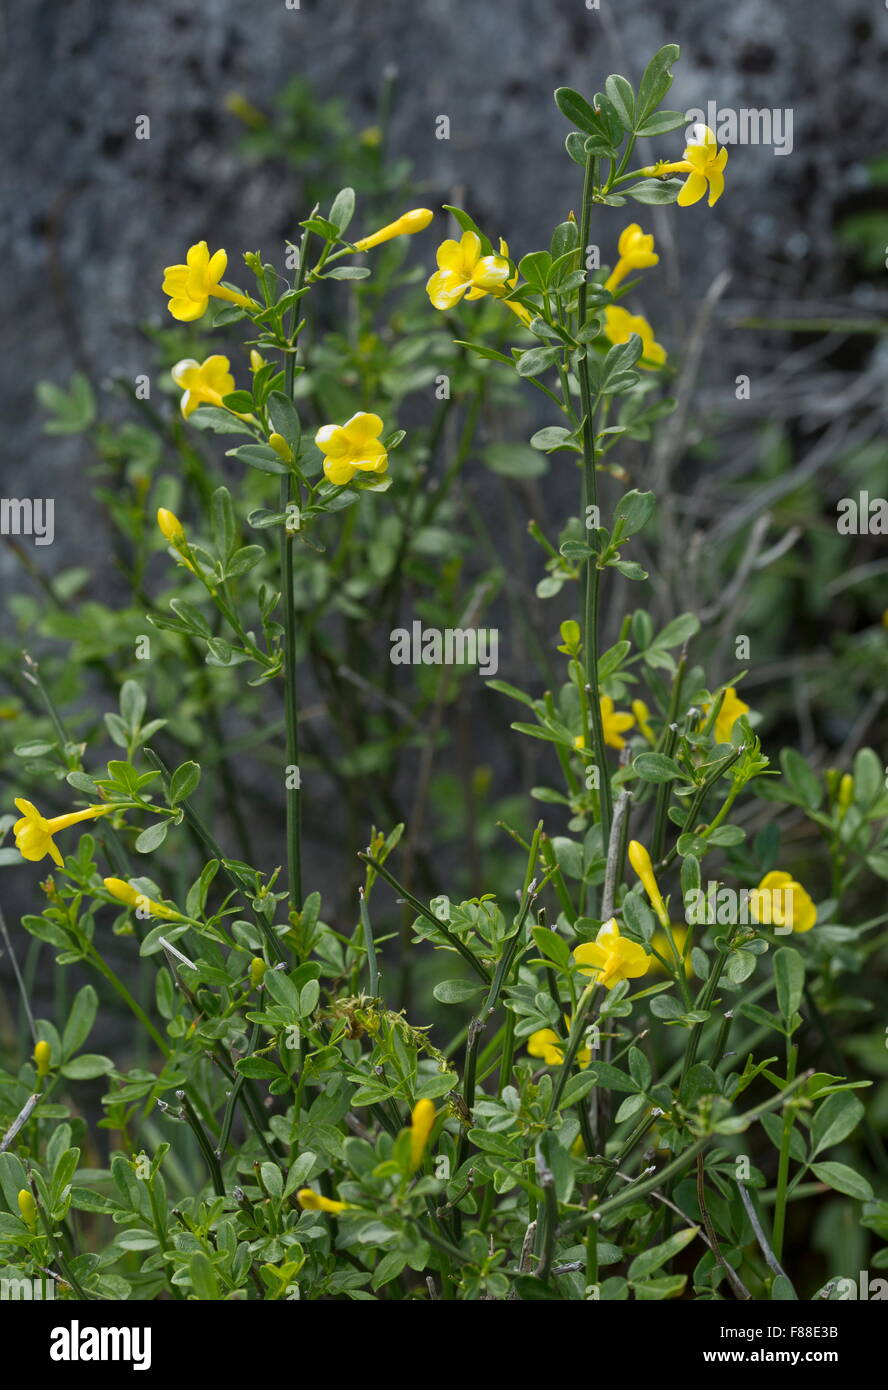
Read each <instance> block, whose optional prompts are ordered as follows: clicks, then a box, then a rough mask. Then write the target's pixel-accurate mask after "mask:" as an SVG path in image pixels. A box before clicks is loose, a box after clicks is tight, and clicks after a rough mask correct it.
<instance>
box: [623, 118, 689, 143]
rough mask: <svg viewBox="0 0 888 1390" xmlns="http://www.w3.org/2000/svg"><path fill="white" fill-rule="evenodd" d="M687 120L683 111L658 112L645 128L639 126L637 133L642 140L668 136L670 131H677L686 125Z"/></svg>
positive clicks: (647, 121) (648, 120)
mask: <svg viewBox="0 0 888 1390" xmlns="http://www.w3.org/2000/svg"><path fill="white" fill-rule="evenodd" d="M687 119H688V118H687V116H686V115H685V113H684V112H683V111H657V112H655V114H654V115H652V116H650V117H649V118H648V119H647V120H646V121H645V123H644V125H643V126H639V127H638V129H637V131H636V132H635V133H636V135H638V136H639V138H640V139H645V138H646V137H648V136H651V135H667V134H668V133H669V131H670V130H677V129H678V127H679V126H682V125H686V124H687Z"/></svg>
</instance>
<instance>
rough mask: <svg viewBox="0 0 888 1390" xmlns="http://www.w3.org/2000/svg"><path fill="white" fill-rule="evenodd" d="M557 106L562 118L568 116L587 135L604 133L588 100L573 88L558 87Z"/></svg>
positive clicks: (556, 94)
mask: <svg viewBox="0 0 888 1390" xmlns="http://www.w3.org/2000/svg"><path fill="white" fill-rule="evenodd" d="M555 105H556V106H557V107H558V110H559V111H560V112H561V114H562V116H566V117H567V119H568V120H569V121H570V122H571V124H572V125H575V126H576V127H577V129H578V130H582V131H585V132H586V134H587V135H600V134H601V133H602V129H601V124H600V122H599V120H598V117H597V116H596V114H595V112H594V111H593V110H592V107H591V106H590V105H589V103H588V101H587V100H586V98H585V97H582V96H580V94H579V92H575V91H574V90H573V88H572V87H558V88H557V89H556V91H555ZM581 162H584V161H581Z"/></svg>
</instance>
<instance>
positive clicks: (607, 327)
mask: <svg viewBox="0 0 888 1390" xmlns="http://www.w3.org/2000/svg"><path fill="white" fill-rule="evenodd" d="M633 333H637V334H638V336H639V338H640V339H641V341H642V344H643V345H644V348H643V352H642V356H641V360H640V361H639V363H638V365H639V367H643V368H644V369H645V370H646V371H649V372H650V371H653V370H654V368H655V367H662V365H663V363H664V362H665V361H666V349H665V348H664V347H663V344H662V343H658V342H657V340H656V338H655V337H654V330H653V329H652V328H651V326H650V324H649V323H648V321H647V319H646V318H645V317H644V315H643V314H630V313H629V310H628V309H623V308H621V307H620V305H619V304H608V305H607V306H606V307H605V310H604V336H605V338H607V339H608V341H609V342H611V343H614V344H616V343H626V342H628V341H629V339H630V338H631V336H632V334H633Z"/></svg>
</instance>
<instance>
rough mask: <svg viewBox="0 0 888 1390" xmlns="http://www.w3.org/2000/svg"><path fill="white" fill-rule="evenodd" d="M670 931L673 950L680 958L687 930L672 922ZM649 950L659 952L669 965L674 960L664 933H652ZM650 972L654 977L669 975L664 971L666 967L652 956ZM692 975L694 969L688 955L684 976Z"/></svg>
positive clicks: (667, 938)
mask: <svg viewBox="0 0 888 1390" xmlns="http://www.w3.org/2000/svg"><path fill="white" fill-rule="evenodd" d="M671 931H672V940H673V941H674V942H675V949H676V951H678V954H679V955H680V956H681V955H683V954H684V945H685V941H686V940H687V935H688V929H687V927H682V926H680V925H679V924H678V923H677V922H673V923H672V924H671ZM651 948H652V949H653V950H654V951H659V953H660V955H661V956H664V957H665V958H666V960H668V961H669V962H670V963H671V962H672V961H673V960H674V957H673V954H672V946H671V945H670V942H669V937H668V936H667V935H666V933H665V932H662V931H657V932H654V934H653V936H652V937H651ZM651 971H652V973H653V974H655V975H667V974H668V973H669V972H668V970H667V969H666V966H665V965H664V964H663V962H662V961H661V960H659V959H658V958H657V956H654V958H653V964H652V965H651ZM693 973H694V967H693V966H692V965H691V958H690V955H689V956H688V957H687V959H686V960H685V974H686V975H688V976H690V975H693Z"/></svg>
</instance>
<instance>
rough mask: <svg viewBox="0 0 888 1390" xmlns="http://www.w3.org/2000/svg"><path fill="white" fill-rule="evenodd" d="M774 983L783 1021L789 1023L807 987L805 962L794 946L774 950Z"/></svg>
mask: <svg viewBox="0 0 888 1390" xmlns="http://www.w3.org/2000/svg"><path fill="white" fill-rule="evenodd" d="M774 983H775V985H776V987H777V1006H778V1008H779V1009H780V1013H781V1015H782V1017H783V1021H784V1023H786V1024H789V1022H790V1020H791V1018H792V1017H793V1015H794V1014H795V1013H797V1012H798V1007H799V1005H800V1004H801V1002H802V991H803V989H804V987H805V963H804V961H803V960H802V957H801V956H800V955H799V953H798V951H796V950H794V949H793V947H792V946H781V948H780V950H779V951H775V952H774Z"/></svg>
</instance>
